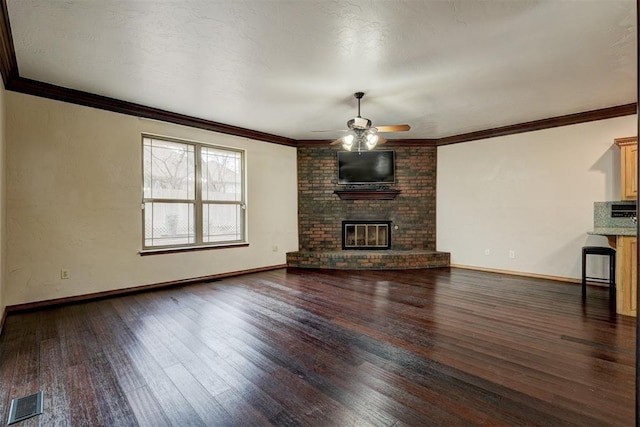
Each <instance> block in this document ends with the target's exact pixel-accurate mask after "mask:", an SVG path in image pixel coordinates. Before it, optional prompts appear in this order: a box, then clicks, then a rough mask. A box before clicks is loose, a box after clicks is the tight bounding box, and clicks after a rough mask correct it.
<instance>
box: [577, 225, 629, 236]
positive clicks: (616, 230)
mask: <svg viewBox="0 0 640 427" xmlns="http://www.w3.org/2000/svg"><path fill="white" fill-rule="evenodd" d="M587 234H597V235H601V236H635V235H636V227H594V228H593V231H589V232H587Z"/></svg>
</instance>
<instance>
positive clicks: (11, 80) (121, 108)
mask: <svg viewBox="0 0 640 427" xmlns="http://www.w3.org/2000/svg"><path fill="white" fill-rule="evenodd" d="M0 74H2V80H3V82H4V87H5V89H6V90H10V91H15V92H20V93H25V94H28V95H34V96H40V97H44V98H49V99H54V100H57V101H63V102H69V103H72V104H78V105H84V106H88V107H93V108H98V109H102V110H107V111H113V112H116V113H121V114H127V115H132V116H136V117H143V118H147V119H153V120H160V121H165V122H169V123H174V124H178V125H183V126H189V127H195V128H200V129H205V130H209V131H212V132H220V133H224V134H228V135H234V136H239V137H243V138H249V139H255V140H258V141H264V142H270V143H273V144H279V145H286V146H291V147H298V146H316V145H320V144H328V143H330V142H331V141H330V140H296V139H292V138H286V137H284V136H279V135H273V134H269V133H265V132H260V131H256V130H251V129H246V128H241V127H237V126H231V125H227V124H224V123H218V122H214V121H211V120H205V119H202V118H198V117H193V116H187V115H183V114H178V113H173V112H170V111H166V110H161V109H158V108H153V107H149V106H145V105H141V104H136V103H133V102H127V101H122V100H119V99H115V98H109V97H106V96H101V95H96V94H92V93H88V92H83V91H79V90H75V89H69V88H64V87H61V86H56V85H52V84H49V83H44V82H39V81H35V80H31V79H26V78H23V77H20V75H19V72H18V62H17V59H16V52H15V47H14V44H13V38H12V36H11V25H10V23H9V13H8V10H7V1H6V0H0ZM637 112H638V111H637V103H631V104H625V105H618V106H614V107H608V108H601V109H598V110H592V111H586V112H581V113H575V114H567V115H564V116H559V117H551V118H547V119H542V120H534V121H530V122H525V123H518V124H514V125H508V126H502V127H497V128H492V129H485V130H480V131H474V132H469V133H464V134H459V135H451V136H447V137H443V138H425V139H392V140H388V141H387V144H388V146H401V145H413V146H443V145H450V144H458V143H462V142H470V141H477V140H480V139H487V138H495V137H498V136H506V135H514V134H518V133H523V132H532V131H536V130H543V129H550V128H554V127H559V126H567V125H574V124H579V123H586V122H591V121H595V120H604V119H611V118H615V117H622V116H628V115H632V114H636V113H637Z"/></svg>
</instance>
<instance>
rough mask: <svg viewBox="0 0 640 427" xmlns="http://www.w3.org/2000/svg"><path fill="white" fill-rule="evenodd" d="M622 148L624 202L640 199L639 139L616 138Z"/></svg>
mask: <svg viewBox="0 0 640 427" xmlns="http://www.w3.org/2000/svg"><path fill="white" fill-rule="evenodd" d="M615 142H616V145H618V146H619V147H620V192H621V198H622V200H636V199H637V198H638V137H636V136H632V137H628V138H616V140H615Z"/></svg>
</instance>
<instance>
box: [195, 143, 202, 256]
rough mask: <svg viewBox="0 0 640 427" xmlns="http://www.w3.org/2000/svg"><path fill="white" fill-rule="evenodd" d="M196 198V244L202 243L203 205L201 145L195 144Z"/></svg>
mask: <svg viewBox="0 0 640 427" xmlns="http://www.w3.org/2000/svg"><path fill="white" fill-rule="evenodd" d="M195 154H196V159H195V163H196V194H195V196H196V200H195V206H194V216H195V218H194V219H195V222H196V223H195V226H196V227H195V229H196V244H198V245H201V244H202V243H203V238H202V236H203V220H202V216H203V214H204V213H203V206H202V146H201V145H196V153H195Z"/></svg>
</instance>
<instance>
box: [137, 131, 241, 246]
mask: <svg viewBox="0 0 640 427" xmlns="http://www.w3.org/2000/svg"><path fill="white" fill-rule="evenodd" d="M147 139H151V140H157V141H163V142H169V143H176V144H183V145H190V146H192V147H193V151H194V154H193V155H194V165H193V167H194V169H195V170H194V177H195V178H194V179H195V183H194V192H195V194H194V198H193V199H167V198H153V197H145V175H146V170H145V140H147ZM205 147H206V148H211V149H215V150H221V151H227V152H231V153H234V154H239V156H240V174H239V175H240V179H241V183H240V191H241V193H240V200H239V201H229V200H221V201H214V200H206V201H205V200H203V182H202V163H203V162H202V149H203V148H205ZM141 150H142V156H141V160H142V165H141V172H142V185H141V200H142V202H141V220H142V233H141V234H142V236H141V237H142V241H141V247H142V250H141V251H140V254H141V255H146V254H153V253H171V252H184V251H191V250H204V249H221V248H230V247H244V246H248V244H249V243H248V239H247V235H248V227H247V224H248V220H247V200H246V194H247V191H246V181H247V179H246V150H243V149H239V148H235V147H227V146H222V145H216V144H211V143H206V142H199V141H192V140H186V139H181V138H175V137H167V136H161V135H154V134H149V133H143V134H142V137H141ZM147 203H176V204H177V203H182V204H190V205H192V206H193V218H192V220H193V221H194V237H195V239H194V242H193V243H180V244H169V245H154V246H147V244H146V241H147V238H148V236H147V235H146V219H145V215H146V214H145V204H147ZM205 205H234V206H238V209H239V212H240V214H241V216H240V222H241V224H240V227H239V230H240V233H241V236H240V239H238V240H224V241H215V242H205V241H204V222H203V218H204V206H205Z"/></svg>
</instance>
